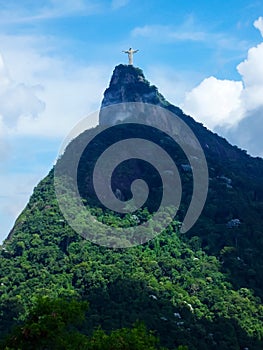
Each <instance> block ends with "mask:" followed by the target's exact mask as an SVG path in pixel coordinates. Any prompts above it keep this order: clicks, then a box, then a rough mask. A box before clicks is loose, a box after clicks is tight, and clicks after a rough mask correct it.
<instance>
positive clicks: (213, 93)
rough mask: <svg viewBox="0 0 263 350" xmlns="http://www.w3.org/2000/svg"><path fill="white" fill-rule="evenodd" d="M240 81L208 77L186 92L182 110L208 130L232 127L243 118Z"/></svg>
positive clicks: (241, 85)
mask: <svg viewBox="0 0 263 350" xmlns="http://www.w3.org/2000/svg"><path fill="white" fill-rule="evenodd" d="M242 91H243V84H242V82H240V81H230V80H219V79H216V78H215V77H209V78H207V79H205V80H203V81H202V82H201V84H200V85H198V86H197V87H196V88H194V89H193V90H192V91H190V92H188V93H187V94H186V97H185V101H184V105H183V109H184V110H185V112H186V113H189V114H190V115H193V116H195V117H196V119H198V120H199V121H202V122H203V123H204V124H205V125H207V126H208V127H209V128H211V129H213V128H214V127H215V126H219V125H220V126H222V125H224V126H228V127H230V126H233V125H235V124H236V123H237V122H238V121H239V120H241V119H242V117H243V113H244V112H243V107H242V101H241V93H242Z"/></svg>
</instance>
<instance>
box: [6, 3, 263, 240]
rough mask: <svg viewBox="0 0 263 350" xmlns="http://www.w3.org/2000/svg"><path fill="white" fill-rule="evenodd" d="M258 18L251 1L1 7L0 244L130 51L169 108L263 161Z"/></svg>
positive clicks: (258, 7)
mask: <svg viewBox="0 0 263 350" xmlns="http://www.w3.org/2000/svg"><path fill="white" fill-rule="evenodd" d="M262 16H263V1H257V0H254V1H253V0H252V1H245V0H229V1H217V0H214V1H212V0H209V1H208V0H205V1H190V0H189V1H182V0H173V1H172V0H170V1H163V0H147V1H144V0H140V1H139V0H130V1H129V0H112V1H111V0H108V1H106V0H97V1H89V0H38V1H35V0H28V1H25V0H20V1H16V0H9V1H6V0H5V1H3V0H0V160H1V163H0V169H1V173H0V177H1V181H0V240H2V239H4V238H5V237H6V236H7V234H8V232H9V230H10V228H11V227H12V225H13V223H14V220H15V218H16V217H17V215H18V214H19V213H20V212H21V210H22V208H23V207H24V206H25V204H26V202H27V201H28V199H29V196H30V194H31V193H32V191H33V188H34V186H36V185H37V183H38V181H39V180H40V179H41V178H43V177H44V176H45V175H46V174H47V173H48V171H49V170H50V168H51V166H52V164H53V163H54V161H55V159H56V157H57V154H58V151H59V147H60V144H61V143H62V141H63V139H64V137H65V136H66V135H67V134H68V133H69V132H70V130H71V129H72V128H73V127H74V126H75V125H76V123H77V122H78V121H79V120H80V119H82V118H83V117H85V116H87V115H89V113H91V112H94V111H96V110H97V109H98V108H99V106H100V102H101V99H102V97H103V92H104V90H105V88H106V87H107V85H108V83H109V80H110V77H111V74H112V71H113V69H114V67H115V66H116V65H117V64H119V63H126V62H127V57H126V56H125V55H124V54H123V53H122V50H125V49H128V48H129V47H131V46H132V47H133V48H136V49H137V48H138V49H139V52H138V53H137V54H136V55H135V62H134V64H135V66H139V67H140V68H142V69H143V71H144V73H145V75H146V78H147V79H148V80H149V81H150V82H151V83H153V84H155V85H157V86H158V88H159V90H160V92H161V93H162V94H163V95H164V96H165V97H166V98H167V99H168V100H169V101H170V102H172V103H174V104H176V105H179V106H180V107H181V108H183V109H184V111H185V112H186V113H188V114H191V115H192V116H193V117H195V119H197V120H198V121H201V122H202V123H203V124H204V125H206V126H207V127H208V128H210V129H212V130H214V131H216V132H218V133H219V134H221V135H222V136H224V137H226V138H228V139H229V140H230V141H231V142H232V143H234V144H237V145H238V146H239V147H241V148H244V149H247V150H248V152H249V153H251V154H253V155H255V156H262V155H263V144H262V136H261V135H262V125H263V124H262V122H263V19H262ZM96 123H97V120H95V119H94V118H91V120H90V126H93V125H96Z"/></svg>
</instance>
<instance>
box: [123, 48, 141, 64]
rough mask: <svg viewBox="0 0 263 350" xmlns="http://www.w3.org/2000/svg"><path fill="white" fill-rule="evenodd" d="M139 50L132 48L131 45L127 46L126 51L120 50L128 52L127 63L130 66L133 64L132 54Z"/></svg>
mask: <svg viewBox="0 0 263 350" xmlns="http://www.w3.org/2000/svg"><path fill="white" fill-rule="evenodd" d="M138 51H139V50H133V49H132V48H131V47H130V48H129V50H127V51H122V52H124V53H127V54H128V58H129V65H130V66H132V65H133V54H134V53H136V52H138Z"/></svg>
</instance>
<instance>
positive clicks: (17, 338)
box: [2, 297, 165, 350]
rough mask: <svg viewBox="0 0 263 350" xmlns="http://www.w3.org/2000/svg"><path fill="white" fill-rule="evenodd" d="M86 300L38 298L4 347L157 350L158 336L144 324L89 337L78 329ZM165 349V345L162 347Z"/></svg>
mask: <svg viewBox="0 0 263 350" xmlns="http://www.w3.org/2000/svg"><path fill="white" fill-rule="evenodd" d="M86 310H87V303H86V302H80V301H77V300H75V299H70V300H66V299H62V298H59V299H52V298H49V297H41V298H38V299H37V300H36V302H35V304H34V306H33V307H32V309H30V310H29V315H28V316H27V318H26V320H25V322H24V323H23V324H22V325H21V326H18V327H16V328H15V329H14V330H13V332H12V334H11V335H9V336H8V337H7V339H6V340H5V341H4V342H3V344H2V348H4V349H5V350H45V349H52V350H67V349H68V350H78V349H81V350H106V349H108V350H111V349H112V350H158V349H160V350H161V348H160V346H159V341H158V339H157V338H156V337H155V336H154V335H153V332H148V331H147V329H146V328H145V326H144V325H143V324H142V323H138V322H137V323H136V324H135V325H134V326H133V327H132V328H130V329H128V328H122V329H119V330H115V331H112V332H111V333H110V334H107V333H105V332H104V331H103V330H102V329H97V330H95V331H94V332H93V334H92V335H91V336H90V337H88V336H86V335H84V334H83V333H82V332H80V331H79V330H78V329H77V326H79V325H81V324H82V323H83V322H84V321H85V311H86ZM162 349H163V350H165V349H164V348H162Z"/></svg>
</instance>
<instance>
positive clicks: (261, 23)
mask: <svg viewBox="0 0 263 350" xmlns="http://www.w3.org/2000/svg"><path fill="white" fill-rule="evenodd" d="M254 27H255V28H257V29H258V30H259V31H260V34H261V35H262V37H263V17H259V18H258V19H257V20H256V21H255V22H254Z"/></svg>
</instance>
